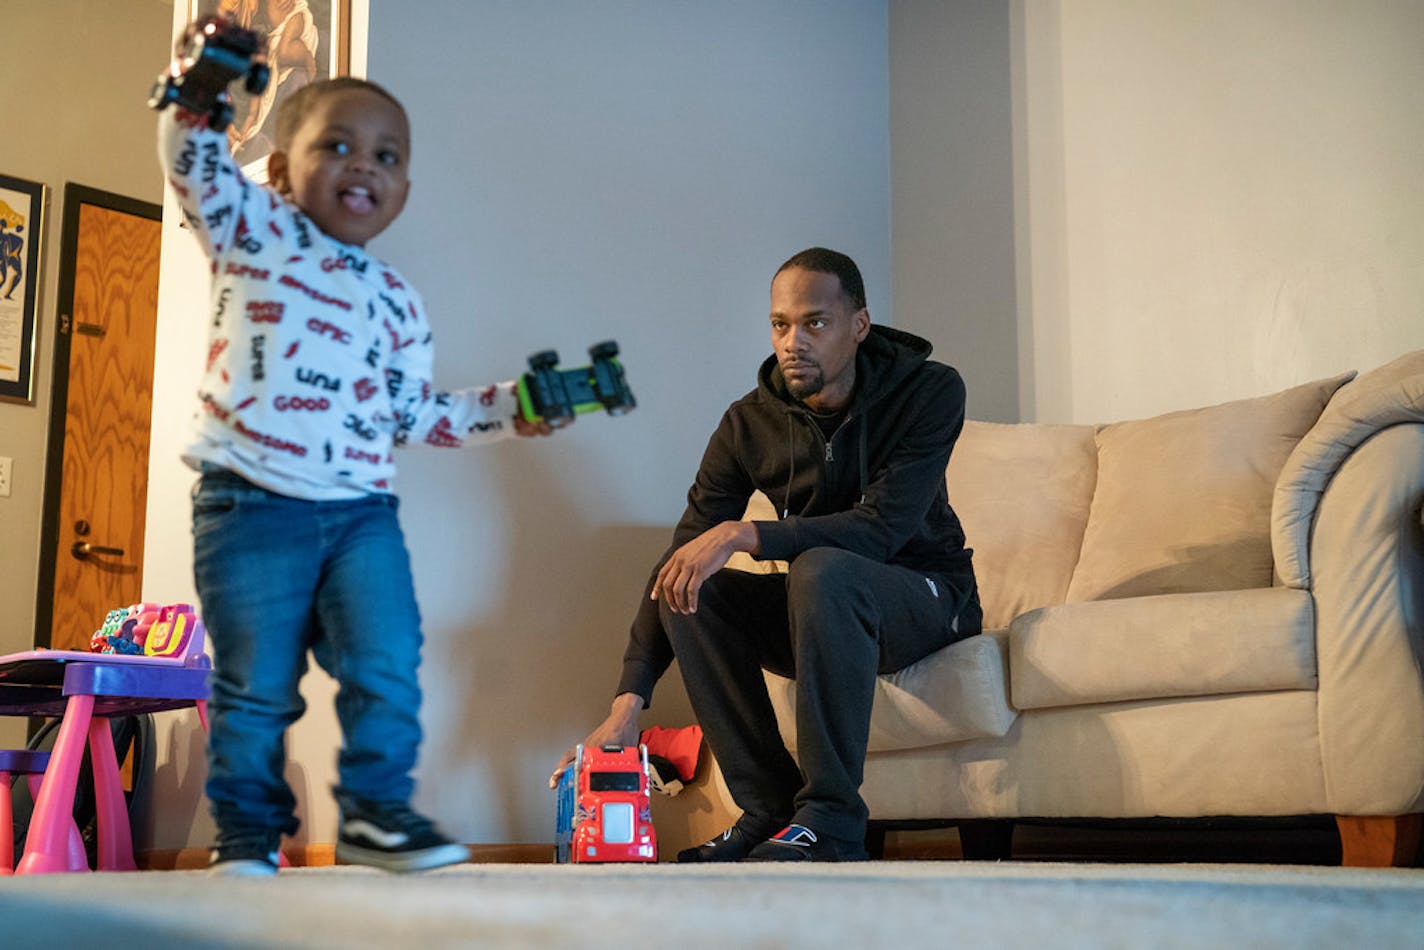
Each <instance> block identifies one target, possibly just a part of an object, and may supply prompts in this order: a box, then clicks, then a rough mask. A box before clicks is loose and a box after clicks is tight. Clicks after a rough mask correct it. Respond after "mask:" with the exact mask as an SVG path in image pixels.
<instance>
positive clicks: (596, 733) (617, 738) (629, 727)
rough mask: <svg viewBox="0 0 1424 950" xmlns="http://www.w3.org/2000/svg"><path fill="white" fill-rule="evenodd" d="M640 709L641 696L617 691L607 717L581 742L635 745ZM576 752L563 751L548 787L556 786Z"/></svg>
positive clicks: (594, 744) (641, 703)
mask: <svg viewBox="0 0 1424 950" xmlns="http://www.w3.org/2000/svg"><path fill="white" fill-rule="evenodd" d="M642 711H643V697H641V696H639V695H638V694H637V693H619V694H618V695H617V696H615V697H614V699H613V708H612V710H611V711H610V712H609V714H608V718H607V719H605V720H603V722H602V723H601V724H600V725H599V727H598V728H597V729H595V730H593V731H592V732H590V733H589V734H588V738H587V739H584V740H583V744H584V745H585V746H593V747H595V748H598V747H602V746H606V745H616V746H630V745H637V744H638V714H639V713H641V712H642ZM576 752H577V750H576V749H569V750H568V751H566V752H565V753H564V757H563V758H562V759H560V760H559V765H558V767H557V768H555V769H554V773H553V774H552V775H550V776H549V787H550V788H558V786H559V779H560V778H562V777H563V775H564V772H565V770H567V769H568V767H569V766H570V765H572V764H573V761H574V754H575V753H576Z"/></svg>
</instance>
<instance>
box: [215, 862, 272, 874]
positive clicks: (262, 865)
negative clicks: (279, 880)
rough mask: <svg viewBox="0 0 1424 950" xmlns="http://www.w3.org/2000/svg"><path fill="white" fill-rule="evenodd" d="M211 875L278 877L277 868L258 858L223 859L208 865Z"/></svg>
mask: <svg viewBox="0 0 1424 950" xmlns="http://www.w3.org/2000/svg"><path fill="white" fill-rule="evenodd" d="M208 875H209V876H210V877H276V876H277V869H276V868H275V867H273V866H272V865H271V864H269V863H267V862H266V861H259V860H257V859H256V858H252V859H249V860H242V861H221V862H219V863H217V864H210V865H208Z"/></svg>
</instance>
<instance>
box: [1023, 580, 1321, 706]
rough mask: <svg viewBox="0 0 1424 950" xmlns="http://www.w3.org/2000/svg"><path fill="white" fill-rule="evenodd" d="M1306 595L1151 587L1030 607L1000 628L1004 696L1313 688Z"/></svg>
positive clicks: (1092, 697)
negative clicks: (1005, 630) (1005, 662)
mask: <svg viewBox="0 0 1424 950" xmlns="http://www.w3.org/2000/svg"><path fill="white" fill-rule="evenodd" d="M1315 685H1316V673H1315V637H1314V612H1313V610H1312V604H1311V599H1310V594H1309V593H1308V592H1306V591H1301V590H1291V589H1289V588H1284V587H1276V588H1269V587H1268V588H1262V589H1259V590H1232V591H1212V592H1209V593H1193V594H1158V595H1154V596H1149V597H1127V598H1123V599H1120V600H1098V601H1087V602H1084V603H1077V604H1064V605H1061V606H1056V607H1044V608H1041V609H1039V610H1032V611H1029V612H1028V613H1026V614H1023V615H1021V616H1020V617H1018V618H1017V619H1016V620H1014V622H1013V624H1012V626H1010V627H1009V700H1010V702H1011V703H1012V704H1013V706H1014V708H1016V709H1044V708H1052V707H1057V706H1081V705H1087V704H1091V703H1116V702H1128V701H1131V700H1141V699H1166V698H1169V697H1179V696H1214V695H1220V694H1225V693H1252V692H1267V691H1273V690H1283V689H1314V688H1315Z"/></svg>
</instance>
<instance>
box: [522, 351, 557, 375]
mask: <svg viewBox="0 0 1424 950" xmlns="http://www.w3.org/2000/svg"><path fill="white" fill-rule="evenodd" d="M558 365H559V353H558V351H557V350H540V351H539V352H538V353H535V354H534V355H533V356H531V357H529V368H530V369H532V370H536V371H537V370H542V369H553V368H554V367H555V366H558Z"/></svg>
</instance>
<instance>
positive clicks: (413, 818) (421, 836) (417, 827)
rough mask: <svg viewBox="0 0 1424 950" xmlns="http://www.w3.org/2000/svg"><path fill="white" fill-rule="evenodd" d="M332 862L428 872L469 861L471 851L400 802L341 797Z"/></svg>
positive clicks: (387, 869) (388, 869)
mask: <svg viewBox="0 0 1424 950" xmlns="http://www.w3.org/2000/svg"><path fill="white" fill-rule="evenodd" d="M340 805H341V831H340V833H339V834H338V835H337V839H336V860H338V861H341V862H344V863H346V864H365V865H369V866H370V867H375V868H381V869H382V870H385V871H397V872H405V871H428V870H430V869H431V868H439V867H444V866H445V865H447V864H459V863H460V862H461V861H468V860H469V859H470V849H469V848H466V847H465V846H464V845H462V844H457V843H456V842H454V841H452V840H450V839H449V838H447V837H446V836H445V835H443V834H441V833H440V832H439V831H437V830H436V828H435V825H433V824H432V823H431V821H430V819H429V818H426V817H425V816H424V815H421V814H419V813H417V812H415V811H414V810H412V809H411V807H410V806H409V805H407V804H405V803H404V802H373V801H368V800H366V799H358V798H352V797H349V796H342V797H341V798H340Z"/></svg>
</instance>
